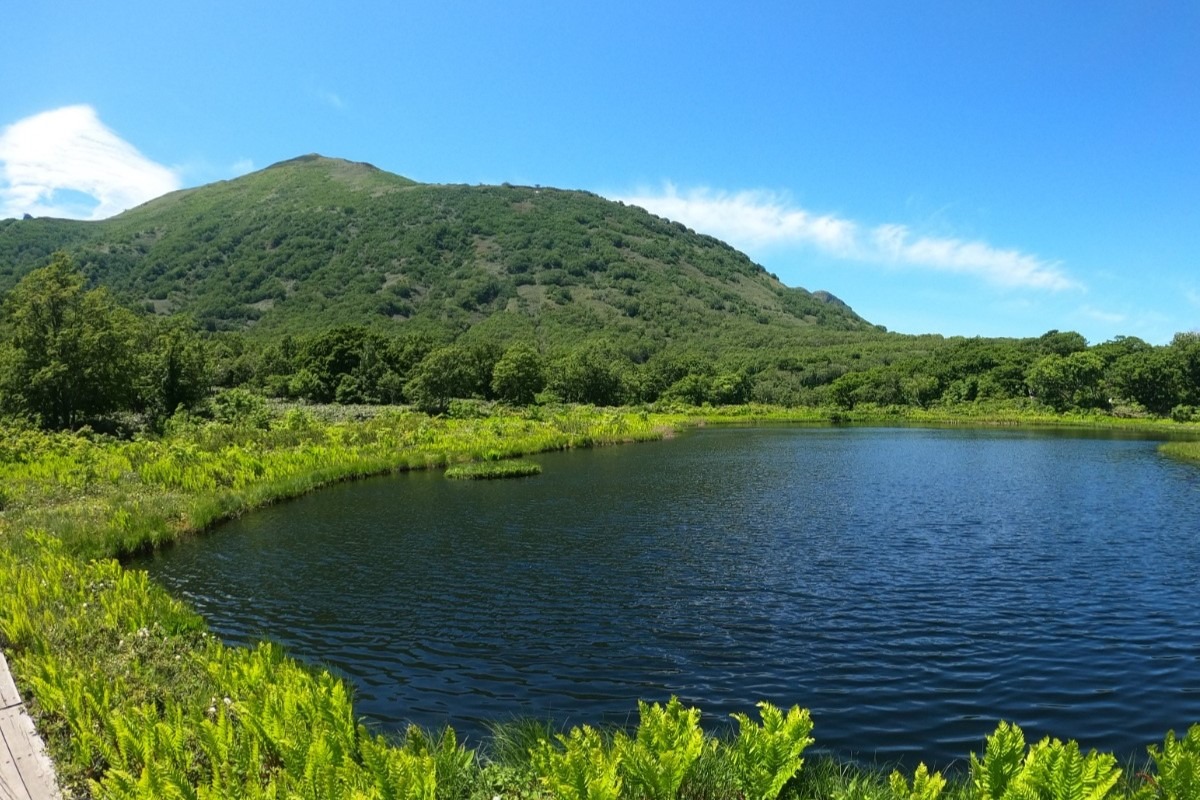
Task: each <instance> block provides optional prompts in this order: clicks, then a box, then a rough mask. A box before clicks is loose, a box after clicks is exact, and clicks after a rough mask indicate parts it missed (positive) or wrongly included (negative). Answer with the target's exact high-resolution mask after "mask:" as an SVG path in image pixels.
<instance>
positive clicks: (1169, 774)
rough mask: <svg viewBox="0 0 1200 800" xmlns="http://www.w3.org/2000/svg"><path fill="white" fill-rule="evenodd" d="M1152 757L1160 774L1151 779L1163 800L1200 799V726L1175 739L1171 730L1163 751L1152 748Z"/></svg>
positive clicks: (1193, 727)
mask: <svg viewBox="0 0 1200 800" xmlns="http://www.w3.org/2000/svg"><path fill="white" fill-rule="evenodd" d="M1149 751H1150V758H1151V759H1153V760H1154V767H1155V771H1156V772H1157V773H1158V774H1157V775H1156V776H1155V777H1153V778H1150V781H1151V782H1152V785H1153V786H1155V787H1157V792H1158V794H1157V795H1156V796H1157V797H1161V798H1162V799H1163V800H1193V799H1194V798H1197V797H1200V725H1193V726H1192V727H1191V728H1189V729H1188V732H1187V736H1185V737H1183V738H1182V739H1177V738H1175V731H1168V732H1167V736H1166V738H1165V739H1164V740H1163V746H1162V749H1161V750H1160V749H1158V748H1157V747H1155V746H1153V745H1151V746H1150V747H1149Z"/></svg>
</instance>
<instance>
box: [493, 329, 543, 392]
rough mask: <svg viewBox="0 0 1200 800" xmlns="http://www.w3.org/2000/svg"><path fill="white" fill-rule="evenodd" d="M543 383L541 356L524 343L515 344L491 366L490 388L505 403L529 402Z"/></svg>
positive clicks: (541, 387)
mask: <svg viewBox="0 0 1200 800" xmlns="http://www.w3.org/2000/svg"><path fill="white" fill-rule="evenodd" d="M545 385H546V373H545V370H544V369H543V368H542V357H541V356H540V355H538V352H537V351H536V350H534V349H533V348H532V347H530V346H529V345H527V344H516V345H513V346H512V347H510V348H508V349H507V350H505V351H504V355H503V356H501V357H500V360H499V361H497V362H496V366H495V367H494V368H493V369H492V391H493V392H495V394H496V397H497V398H498V399H500V400H503V401H504V402H506V403H513V404H515V405H529V404H530V403H532V402H533V398H534V396H535V395H536V394H537V393H538V392H540V391H541V390H542V389H543V388H544V387H545Z"/></svg>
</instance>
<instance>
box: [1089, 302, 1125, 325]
mask: <svg viewBox="0 0 1200 800" xmlns="http://www.w3.org/2000/svg"><path fill="white" fill-rule="evenodd" d="M1079 314H1080V316H1084V317H1087V318H1088V319H1094V320H1096V321H1097V322H1108V323H1112V324H1117V323H1121V322H1125V321H1126V320H1128V319H1129V317H1128V316H1126V315H1125V314H1121V313H1119V312H1116V311H1104V310H1102V309H1099V308H1096V307H1094V306H1083V307H1081V308H1080V309H1079Z"/></svg>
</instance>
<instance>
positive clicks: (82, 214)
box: [0, 105, 180, 219]
mask: <svg viewBox="0 0 1200 800" xmlns="http://www.w3.org/2000/svg"><path fill="white" fill-rule="evenodd" d="M179 186H180V182H179V176H178V175H177V174H176V173H175V172H174V171H173V170H171V169H168V168H167V167H164V166H163V165H161V164H157V163H155V162H154V161H151V160H150V159H148V158H146V157H145V156H144V155H142V154H141V153H139V152H138V150H137V148H135V147H134V146H133V145H131V144H129V142H126V141H125V140H124V139H122V138H121V137H119V136H117V134H116V133H114V132H113V131H112V130H111V129H110V128H108V127H107V126H106V125H105V124H104V123H103V122H101V121H100V118H99V116H97V114H96V111H95V109H93V108H92V107H91V106H87V105H78V106H66V107H64V108H59V109H55V110H53V111H46V112H44V113H41V114H36V115H34V116H32V117H26V118H25V119H22V120H19V121H18V122H14V123H13V124H11V125H9V126H8V127H6V128H4V130H3V131H0V218H3V217H15V216H21V215H22V214H32V215H33V216H49V217H71V218H75V219H104V218H105V217H111V216H112V215H114V214H118V213H120V212H121V211H124V210H125V209H127V208H132V207H133V206H136V205H139V204H141V203H144V202H146V201H147V200H151V199H153V198H155V197H158V196H159V195H162V194H166V193H167V192H170V191H173V190H175V189H178V188H179Z"/></svg>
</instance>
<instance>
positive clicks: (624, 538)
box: [134, 427, 1200, 766]
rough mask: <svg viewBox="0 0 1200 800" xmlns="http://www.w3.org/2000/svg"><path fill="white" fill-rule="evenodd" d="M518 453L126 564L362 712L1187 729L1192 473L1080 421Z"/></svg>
mask: <svg viewBox="0 0 1200 800" xmlns="http://www.w3.org/2000/svg"><path fill="white" fill-rule="evenodd" d="M537 460H539V461H540V463H541V464H542V466H543V467H544V470H545V471H544V473H543V474H542V475H541V476H539V477H536V478H527V479H520V480H510V481H492V482H488V481H478V482H470V481H449V480H445V479H444V478H443V477H442V475H441V474H440V472H428V473H410V474H403V475H398V476H393V477H387V478H377V479H371V480H367V481H361V482H358V483H349V484H342V485H339V486H335V487H332V488H330V489H327V490H323V491H321V492H318V493H316V494H312V495H309V496H307V497H303V498H300V499H298V500H296V501H293V502H289V503H285V504H282V505H279V506H275V507H272V508H268V509H265V510H262V511H259V512H256V513H254V514H252V515H249V516H247V517H244V518H242V519H240V520H236V521H234V522H231V523H229V524H226V525H224V526H222V527H221V528H220V529H219V530H218V531H216V532H215V533H213V534H212V535H209V536H205V537H199V538H196V539H193V540H190V541H187V542H185V543H183V544H181V545H178V546H176V547H173V548H170V549H168V550H166V551H163V552H161V553H158V554H156V555H154V556H151V557H148V558H146V559H143V560H141V561H139V562H136V563H135V565H134V566H139V567H144V568H145V569H147V570H149V571H150V573H151V574H152V576H153V577H155V578H156V579H157V580H159V581H161V582H162V583H163V584H165V585H166V586H167V587H168V588H169V589H170V590H171V591H173V592H174V593H175V594H176V596H180V597H183V598H185V599H187V600H188V601H190V602H191V603H192V604H193V605H194V606H195V607H196V608H197V609H198V610H199V611H200V612H201V613H202V614H203V615H204V616H205V617H206V618H207V619H208V621H209V623H210V624H211V626H212V628H213V629H214V630H215V631H216V632H217V633H218V634H219V635H220V636H222V637H223V638H224V639H225V640H226V641H229V642H234V643H250V642H253V641H256V640H258V639H262V638H267V639H271V640H275V641H278V642H281V643H283V644H284V645H285V646H286V647H287V648H288V650H289V651H290V652H291V653H292V654H293V655H295V656H297V657H299V658H301V659H304V660H307V661H310V662H312V663H318V664H322V665H325V666H328V667H330V668H332V669H333V670H335V671H336V672H338V673H340V674H342V675H344V676H345V677H347V678H348V679H349V680H350V681H352V682H353V684H354V687H355V690H356V698H357V705H356V708H357V710H358V711H359V713H361V714H364V715H365V716H367V717H368V718H370V720H372V721H374V722H375V723H377V724H378V725H379V726H381V727H383V728H394V729H400V728H402V727H403V726H404V725H406V724H407V723H408V722H415V723H418V724H421V725H425V726H432V727H437V726H441V725H444V724H452V725H453V726H454V727H455V729H456V730H457V731H459V733H460V734H465V735H466V736H467V738H468V739H470V740H471V741H473V742H474V743H478V742H479V740H480V738H481V736H482V735H483V734H484V733H485V732H486V723H487V722H488V721H492V720H507V719H512V718H514V717H519V716H529V717H535V718H538V719H542V720H553V721H554V722H556V723H570V724H577V723H582V722H588V723H592V724H597V723H609V722H615V723H626V722H633V721H635V719H636V700H637V699H638V698H643V699H648V700H665V699H667V698H668V697H669V696H670V695H672V694H675V695H678V696H679V697H680V699H681V700H683V701H684V702H685V703H688V704H692V705H697V706H699V707H700V708H702V709H703V710H704V712H705V714H706V720H707V722H708V723H709V724H711V725H713V726H718V725H720V724H723V721H727V720H728V714H729V713H731V712H734V711H746V712H753V710H754V704H755V703H756V702H757V701H759V700H769V701H771V702H773V703H775V704H777V705H781V706H790V705H792V704H796V703H798V704H800V705H802V706H804V707H807V708H810V709H811V710H812V713H813V718H814V720H815V723H816V725H815V729H814V734H813V735H814V737H815V738H816V743H817V744H816V746H817V747H819V748H820V749H823V750H827V751H830V752H833V753H836V754H838V755H840V756H842V757H857V758H862V759H867V760H870V759H875V758H878V759H881V760H893V761H900V762H903V763H914V762H915V761H916V760H917V759H924V760H926V761H930V762H933V763H937V764H939V765H943V766H944V765H947V764H948V763H949V762H951V761H952V760H956V759H957V760H959V761H960V763H961V760H962V759H965V757H966V756H967V754H968V753H969V752H971V751H972V750H974V751H977V752H978V751H980V750H981V747H982V740H983V737H984V736H985V735H986V734H988V733H990V732H991V731H992V730H993V729H994V727H995V724H996V722H997V721H998V720H999V719H1007V720H1011V721H1014V722H1017V723H1019V724H1020V725H1021V726H1022V727H1023V728H1024V729H1025V731H1026V737H1027V738H1028V739H1031V740H1033V739H1035V738H1040V737H1041V736H1042V735H1046V734H1049V735H1053V736H1058V737H1062V738H1068V737H1070V738H1076V739H1078V740H1079V741H1080V743H1081V745H1083V746H1084V747H1096V748H1098V749H1102V750H1107V751H1113V752H1116V753H1118V754H1119V755H1121V756H1122V757H1124V756H1130V755H1138V756H1141V755H1144V752H1145V751H1144V747H1145V745H1147V744H1149V743H1152V742H1155V741H1161V738H1162V736H1163V734H1164V733H1165V732H1166V731H1167V730H1168V729H1169V728H1174V729H1176V730H1177V731H1179V732H1181V733H1182V732H1183V731H1184V730H1185V729H1186V728H1187V727H1188V726H1189V725H1190V724H1192V723H1195V722H1198V721H1200V603H1197V602H1196V589H1197V575H1200V536H1198V535H1197V534H1198V533H1200V470H1197V469H1196V468H1195V467H1193V466H1188V465H1184V464H1180V463H1176V462H1173V461H1171V460H1169V459H1166V458H1163V457H1162V456H1160V455H1158V453H1157V452H1156V450H1155V443H1154V442H1152V441H1146V440H1141V439H1137V438H1120V437H1115V436H1112V435H1102V434H1097V433H1086V434H1085V433H1078V432H1075V433H1064V432H1032V431H1013V430H961V429H917V428H895V429H893V428H801V427H776V428H754V429H708V430H698V431H692V432H688V433H685V434H683V435H681V436H679V437H677V438H675V439H673V440H669V441H666V442H662V443H654V444H646V445H636V446H635V445H630V446H623V447H615V448H605V449H598V450H592V451H575V452H567V453H555V454H547V455H544V456H539V457H537Z"/></svg>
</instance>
